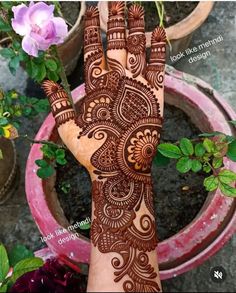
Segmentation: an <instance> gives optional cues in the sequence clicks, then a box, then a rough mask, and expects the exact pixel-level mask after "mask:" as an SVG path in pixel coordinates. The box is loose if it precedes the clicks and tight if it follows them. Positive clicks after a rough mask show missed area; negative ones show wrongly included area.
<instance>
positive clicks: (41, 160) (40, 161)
mask: <svg viewBox="0 0 236 293" xmlns="http://www.w3.org/2000/svg"><path fill="white" fill-rule="evenodd" d="M35 164H36V165H37V166H39V167H42V168H45V167H47V166H48V163H47V162H46V161H45V160H43V159H40V160H36V161H35Z"/></svg>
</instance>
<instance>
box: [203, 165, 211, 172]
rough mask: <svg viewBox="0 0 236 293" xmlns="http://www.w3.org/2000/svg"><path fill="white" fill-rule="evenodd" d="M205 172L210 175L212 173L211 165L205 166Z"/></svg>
mask: <svg viewBox="0 0 236 293" xmlns="http://www.w3.org/2000/svg"><path fill="white" fill-rule="evenodd" d="M203 171H204V172H205V173H210V172H211V167H210V166H209V165H204V166H203Z"/></svg>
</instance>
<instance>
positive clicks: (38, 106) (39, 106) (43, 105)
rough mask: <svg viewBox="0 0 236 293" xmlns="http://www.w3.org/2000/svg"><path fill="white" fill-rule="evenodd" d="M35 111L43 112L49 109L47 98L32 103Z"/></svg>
mask: <svg viewBox="0 0 236 293" xmlns="http://www.w3.org/2000/svg"><path fill="white" fill-rule="evenodd" d="M33 107H34V109H35V111H36V112H37V113H44V112H48V111H49V108H50V107H49V102H48V99H41V100H38V101H37V103H35V104H34V105H33Z"/></svg>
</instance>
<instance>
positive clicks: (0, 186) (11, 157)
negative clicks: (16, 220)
mask: <svg viewBox="0 0 236 293" xmlns="http://www.w3.org/2000/svg"><path fill="white" fill-rule="evenodd" d="M0 150H1V151H2V154H3V159H0V204H3V203H4V202H5V201H6V200H7V199H8V198H9V197H10V196H11V195H12V192H13V191H14V188H15V184H14V183H15V179H16V173H17V164H16V149H15V144H14V142H13V141H11V140H9V139H6V138H4V137H1V138H0Z"/></svg>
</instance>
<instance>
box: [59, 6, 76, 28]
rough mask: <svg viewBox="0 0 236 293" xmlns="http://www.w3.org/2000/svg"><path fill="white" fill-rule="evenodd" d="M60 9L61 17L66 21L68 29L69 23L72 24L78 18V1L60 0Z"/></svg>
mask: <svg viewBox="0 0 236 293" xmlns="http://www.w3.org/2000/svg"><path fill="white" fill-rule="evenodd" d="M60 5H61V11H62V14H63V17H64V18H65V19H66V20H67V21H68V25H69V29H71V26H70V25H74V24H75V23H76V20H77V18H78V15H79V12H80V2H79V1H70V2H68V1H60Z"/></svg>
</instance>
